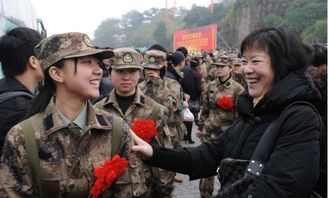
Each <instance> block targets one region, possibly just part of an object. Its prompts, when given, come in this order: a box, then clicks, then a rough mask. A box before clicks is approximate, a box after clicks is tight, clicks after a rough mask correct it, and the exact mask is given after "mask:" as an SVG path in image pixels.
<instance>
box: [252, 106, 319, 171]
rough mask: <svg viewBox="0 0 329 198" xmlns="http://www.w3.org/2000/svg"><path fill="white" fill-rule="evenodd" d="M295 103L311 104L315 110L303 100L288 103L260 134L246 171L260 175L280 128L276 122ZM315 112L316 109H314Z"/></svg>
mask: <svg viewBox="0 0 329 198" xmlns="http://www.w3.org/2000/svg"><path fill="white" fill-rule="evenodd" d="M295 105H308V106H311V107H312V108H313V109H314V110H315V111H316V109H315V107H314V106H313V105H312V104H310V103H308V102H304V101H296V102H293V103H291V104H290V105H288V106H287V107H286V108H285V109H284V110H283V111H282V112H281V114H280V116H279V117H278V118H276V119H275V120H273V121H272V122H271V123H270V125H269V126H268V127H267V129H266V130H265V132H264V134H263V135H262V137H261V139H260V141H259V142H258V144H257V147H256V149H255V151H254V153H253V155H252V157H251V160H250V163H249V165H248V168H247V171H248V172H249V173H251V174H253V175H255V176H260V173H261V171H262V170H263V167H264V166H263V164H262V163H265V162H266V161H267V160H268V158H269V157H270V155H271V153H272V152H273V149H274V145H275V143H276V141H277V138H278V136H279V133H280V130H279V128H278V127H277V123H278V121H279V119H280V117H282V115H283V114H284V113H285V112H287V110H288V109H290V108H291V107H292V106H295ZM316 112H317V111H316Z"/></svg>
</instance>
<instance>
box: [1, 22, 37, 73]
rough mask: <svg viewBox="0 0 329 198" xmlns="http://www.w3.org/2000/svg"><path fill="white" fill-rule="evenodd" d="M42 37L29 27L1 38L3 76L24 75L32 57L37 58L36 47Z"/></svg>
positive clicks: (18, 28)
mask: <svg viewBox="0 0 329 198" xmlns="http://www.w3.org/2000/svg"><path fill="white" fill-rule="evenodd" d="M41 39H42V36H41V34H39V33H38V32H37V31H35V30H33V29H30V28H27V27H17V28H14V29H12V30H10V31H8V32H7V33H6V34H5V35H3V36H2V37H1V38H0V62H1V66H2V71H3V74H4V75H5V76H6V77H14V76H16V75H20V74H23V73H24V72H25V70H26V64H27V62H28V60H29V58H30V57H31V56H35V53H34V47H35V46H36V45H37V44H38V43H39V42H40V41H41Z"/></svg>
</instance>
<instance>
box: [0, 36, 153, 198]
mask: <svg viewBox="0 0 329 198" xmlns="http://www.w3.org/2000/svg"><path fill="white" fill-rule="evenodd" d="M35 52H36V55H37V56H38V58H39V60H40V63H41V67H42V69H43V71H44V72H45V71H46V70H47V69H48V68H49V67H50V66H52V65H54V63H56V62H58V61H60V60H63V59H66V58H78V57H84V56H88V55H93V56H97V57H99V58H100V59H102V58H109V57H111V56H113V52H112V51H111V50H101V49H95V47H94V46H93V44H92V42H91V40H90V39H89V37H88V36H87V35H85V34H83V33H77V32H74V33H65V34H57V35H53V36H51V37H48V38H46V39H43V40H42V41H41V42H40V43H39V44H38V45H37V46H36V47H35ZM55 98H56V97H53V98H52V99H51V100H50V102H49V103H48V104H47V106H46V108H45V110H42V111H41V112H40V113H36V114H35V115H34V116H32V117H31V118H29V119H28V120H26V121H24V123H26V122H27V123H29V124H30V126H31V129H30V127H28V125H23V126H25V128H22V127H20V126H18V125H17V126H15V127H14V128H12V129H11V130H10V131H9V133H8V136H7V138H6V141H5V145H4V148H3V149H4V150H3V151H4V154H3V155H2V158H1V162H2V163H1V168H0V174H1V176H2V177H1V178H0V192H1V193H3V194H0V197H7V196H8V197H36V196H37V190H38V189H37V186H33V184H32V183H33V182H32V181H33V178H37V177H36V176H35V175H31V174H30V168H31V167H30V166H32V165H30V164H29V163H30V162H29V160H28V159H27V157H28V156H27V154H28V153H29V152H28V151H29V150H27V149H26V148H25V137H24V132H27V133H35V140H36V142H35V143H36V147H37V148H36V149H38V156H37V157H38V158H37V159H36V160H37V161H33V162H35V163H36V164H38V165H40V170H37V171H38V172H39V173H40V183H41V187H42V190H41V191H42V192H43V194H44V195H46V196H47V197H56V198H57V197H88V194H89V190H90V188H91V186H92V185H93V183H94V182H95V177H94V173H93V172H94V168H95V167H97V166H101V165H103V164H104V162H105V161H106V160H110V159H111V157H112V155H113V154H119V155H120V156H121V157H125V158H126V159H128V160H129V165H128V166H127V169H126V171H125V172H124V173H123V175H121V176H119V177H118V178H117V179H116V181H115V182H114V183H113V184H112V186H111V187H110V189H109V190H110V193H111V194H112V195H111V196H112V197H141V196H142V195H143V194H144V193H145V192H146V191H147V187H146V185H145V178H144V175H143V174H142V173H143V170H142V168H141V161H140V160H139V159H138V158H137V157H136V155H135V154H134V153H133V152H132V150H131V147H132V144H133V141H132V139H131V136H130V133H129V130H130V129H129V127H128V125H127V124H126V123H124V122H123V125H122V133H121V136H120V137H119V138H121V139H119V141H120V142H119V144H118V145H119V151H118V153H117V152H115V153H113V151H112V146H111V145H112V134H113V130H112V126H113V120H114V117H113V115H111V114H109V113H107V112H105V111H102V110H98V109H95V108H94V107H93V106H92V105H91V103H90V102H89V101H88V100H87V99H85V101H86V102H85V106H84V108H83V111H81V112H80V114H79V115H78V117H79V118H81V120H82V121H81V123H80V124H81V126H79V125H76V126H71V124H72V123H70V121H68V120H67V119H64V118H65V116H64V115H63V114H62V113H61V112H60V111H59V110H58V108H57V107H55ZM80 116H81V117H80ZM118 119H120V118H118ZM73 123H75V121H73ZM20 124H22V123H20ZM77 127H79V128H77ZM28 149H30V148H28ZM29 156H30V155H29ZM137 176H138V180H136V178H137Z"/></svg>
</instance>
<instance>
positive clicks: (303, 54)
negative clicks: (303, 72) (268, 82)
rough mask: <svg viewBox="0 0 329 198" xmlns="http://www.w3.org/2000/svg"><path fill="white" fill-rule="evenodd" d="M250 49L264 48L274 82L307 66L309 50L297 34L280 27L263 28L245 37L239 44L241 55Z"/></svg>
mask: <svg viewBox="0 0 329 198" xmlns="http://www.w3.org/2000/svg"><path fill="white" fill-rule="evenodd" d="M252 47H261V48H264V50H266V51H267V53H268V54H269V56H270V58H271V64H272V67H273V71H274V76H275V82H278V81H279V80H281V79H282V78H284V77H285V76H286V75H287V74H288V73H290V72H292V71H295V70H297V69H299V68H306V67H307V66H308V65H309V55H310V53H311V48H310V47H309V46H307V45H306V44H304V43H303V42H302V41H301V39H300V38H299V36H298V35H297V34H295V33H293V32H289V31H287V30H285V29H283V28H280V27H279V28H276V27H264V28H260V29H258V30H256V31H254V32H252V33H250V34H249V35H247V36H246V37H245V38H244V39H243V41H242V43H241V47H240V52H241V55H242V56H243V53H244V52H245V51H246V50H247V49H248V48H252Z"/></svg>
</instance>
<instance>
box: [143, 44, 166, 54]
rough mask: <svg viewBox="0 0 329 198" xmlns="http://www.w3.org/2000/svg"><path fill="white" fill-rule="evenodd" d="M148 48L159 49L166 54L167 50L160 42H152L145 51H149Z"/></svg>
mask: <svg viewBox="0 0 329 198" xmlns="http://www.w3.org/2000/svg"><path fill="white" fill-rule="evenodd" d="M149 50H159V51H162V52H164V53H166V55H168V50H166V48H164V47H163V46H162V45H160V44H154V45H152V46H151V47H149V48H148V49H147V50H146V51H149Z"/></svg>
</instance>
